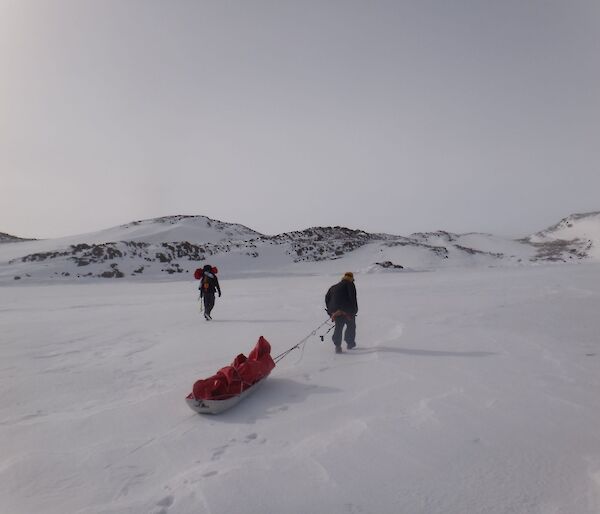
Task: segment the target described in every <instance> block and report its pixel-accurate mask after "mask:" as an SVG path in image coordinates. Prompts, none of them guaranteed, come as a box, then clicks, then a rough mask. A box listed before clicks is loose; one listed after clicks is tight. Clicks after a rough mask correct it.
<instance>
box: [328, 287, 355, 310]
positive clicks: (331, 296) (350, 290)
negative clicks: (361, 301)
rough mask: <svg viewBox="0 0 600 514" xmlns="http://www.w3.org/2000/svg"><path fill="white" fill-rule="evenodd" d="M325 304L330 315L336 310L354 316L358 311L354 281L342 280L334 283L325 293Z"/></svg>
mask: <svg viewBox="0 0 600 514" xmlns="http://www.w3.org/2000/svg"><path fill="white" fill-rule="evenodd" d="M325 305H326V306H327V313H328V314H329V315H330V316H331V315H332V314H333V313H334V312H336V311H343V312H345V313H346V314H350V315H352V316H354V315H355V314H356V313H357V312H358V302H357V301H356V286H355V285H354V282H351V281H350V280H342V281H341V282H338V283H337V284H334V285H332V286H331V287H330V288H329V291H327V294H326V295H325Z"/></svg>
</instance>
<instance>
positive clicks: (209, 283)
mask: <svg viewBox="0 0 600 514" xmlns="http://www.w3.org/2000/svg"><path fill="white" fill-rule="evenodd" d="M215 292H218V293H219V296H221V287H220V286H219V279H218V278H217V275H216V274H214V273H213V272H212V267H211V266H210V264H207V265H206V266H204V268H202V280H200V298H202V299H203V300H204V319H206V321H210V320H211V319H212V318H211V317H210V313H211V311H212V310H213V307H214V306H215Z"/></svg>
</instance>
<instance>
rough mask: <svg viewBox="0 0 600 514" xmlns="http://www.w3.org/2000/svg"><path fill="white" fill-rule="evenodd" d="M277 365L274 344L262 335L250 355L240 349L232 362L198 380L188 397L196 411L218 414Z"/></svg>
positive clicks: (251, 389)
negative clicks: (273, 353)
mask: <svg viewBox="0 0 600 514" xmlns="http://www.w3.org/2000/svg"><path fill="white" fill-rule="evenodd" d="M274 368H275V362H274V361H273V359H272V357H271V345H270V344H269V342H268V341H267V340H266V339H265V338H264V337H263V336H260V338H259V339H258V342H257V343H256V345H255V346H254V348H253V349H252V351H251V352H250V353H249V354H248V357H246V356H245V355H244V354H243V353H240V354H239V355H238V356H237V357H236V358H235V359H234V360H233V362H232V363H231V365H229V366H225V367H224V368H221V369H220V370H219V371H217V373H215V374H214V375H213V376H211V377H208V378H205V379H201V380H197V381H196V383H195V384H194V386H193V388H192V392H191V393H190V394H189V395H188V396H187V397H186V399H185V400H186V402H187V404H188V405H189V407H190V409H192V410H193V411H194V412H197V413H199V414H219V413H221V412H223V411H226V410H227V409H230V408H231V407H233V406H234V405H236V404H237V403H239V402H240V401H241V400H242V399H243V398H245V397H246V396H248V395H249V394H251V393H252V392H253V391H255V390H256V389H257V387H258V385H259V384H261V383H262V382H263V381H264V379H265V378H267V377H268V376H269V373H271V371H272V370H273V369H274Z"/></svg>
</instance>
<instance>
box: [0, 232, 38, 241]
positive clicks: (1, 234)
mask: <svg viewBox="0 0 600 514" xmlns="http://www.w3.org/2000/svg"><path fill="white" fill-rule="evenodd" d="M19 241H32V239H24V238H22V237H16V236H11V235H10V234H6V233H4V232H0V243H18V242H19Z"/></svg>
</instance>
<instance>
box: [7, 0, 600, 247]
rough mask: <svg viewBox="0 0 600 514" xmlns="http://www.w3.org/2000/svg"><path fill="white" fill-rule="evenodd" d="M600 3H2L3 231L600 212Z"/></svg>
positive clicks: (502, 221) (444, 223) (396, 229)
mask: <svg viewBox="0 0 600 514" xmlns="http://www.w3.org/2000/svg"><path fill="white" fill-rule="evenodd" d="M599 162H600V2H599V1H598V0H588V1H585V0H569V1H566V0H560V1H559V0H544V1H542V0H535V1H534V0H532V1H527V0H497V1H486V0H471V1H468V0H456V1H453V0H439V1H428V0H414V1H402V0H395V1H380V0H368V1H367V0H364V1H355V0H344V1H341V0H339V1H334V0H320V1H313V0H296V1H286V0H272V1H265V0H239V1H228V0H218V1H201V0H196V1H192V0H172V1H163V0H160V1H154V0H140V1H136V0H0V174H1V175H0V177H1V183H0V195H1V198H0V200H1V201H0V232H8V233H11V234H14V235H17V236H21V237H58V236H64V235H72V234H76V233H81V232H88V231H93V230H98V229H102V228H108V227H110V226H113V225H117V224H121V223H127V222H129V221H133V220H137V219H145V218H152V217H158V216H166V215H172V214H202V215H206V216H209V217H212V218H217V219H220V220H223V221H230V222H237V223H242V224H245V225H247V226H250V227H251V228H254V229H255V230H258V231H261V232H264V233H267V234H275V233H279V232H284V231H288V230H295V229H301V228H307V227H309V226H315V225H344V226H348V227H352V228H361V229H365V230H369V231H382V232H384V231H385V232H390V233H396V234H404V235H407V234H409V233H411V232H415V231H425V230H437V229H445V230H449V231H454V232H467V231H486V232H493V233H497V234H500V235H511V236H512V235H514V236H521V235H525V234H528V233H530V232H533V231H537V230H539V229H542V228H545V227H546V226H548V225H550V224H553V223H554V222H557V221H558V220H559V219H560V218H561V217H563V216H566V215H568V214H570V213H573V212H586V211H592V210H600V166H599Z"/></svg>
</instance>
